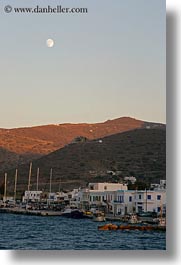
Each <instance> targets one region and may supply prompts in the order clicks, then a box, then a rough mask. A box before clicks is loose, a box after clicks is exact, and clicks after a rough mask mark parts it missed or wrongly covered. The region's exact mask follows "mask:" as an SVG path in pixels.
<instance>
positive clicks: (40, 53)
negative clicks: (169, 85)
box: [0, 0, 166, 128]
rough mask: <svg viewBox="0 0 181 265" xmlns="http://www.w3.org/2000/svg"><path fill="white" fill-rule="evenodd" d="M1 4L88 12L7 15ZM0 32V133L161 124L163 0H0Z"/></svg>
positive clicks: (163, 40)
mask: <svg viewBox="0 0 181 265" xmlns="http://www.w3.org/2000/svg"><path fill="white" fill-rule="evenodd" d="M7 4H8V5H12V7H36V5H37V4H38V5H39V6H41V7H46V6H47V5H48V4H49V5H51V6H52V7H55V6H56V5H57V4H58V5H62V6H63V7H87V8H88V14H17V13H13V12H12V13H9V14H6V13H5V12H4V11H3V10H4V6H5V5H7ZM0 34H1V45H0V89H1V93H0V128H2V127H4V128H12V127H20V126H31V125H40V124H49V123H64V122H74V123H76V122H99V121H105V120H107V119H113V118H116V117H121V116H131V117H135V118H138V119H142V120H147V121H158V122H165V120H166V118H165V115H166V114H165V113H166V111H165V104H166V99H165V94H166V84H165V82H166V81H165V61H166V58H165V1H163V0H151V1H148V0H114V1H110V0H99V1H98V0H82V1H80V0H64V1H57V0H54V1H50V0H42V1H40V0H39V1H38V0H36V1H35V0H34V1H33V0H32V1H30V0H29V1H24V0H9V1H7V0H1V1H0ZM48 38H52V39H54V41H55V46H54V47H53V48H47V46H46V40H47V39H48Z"/></svg>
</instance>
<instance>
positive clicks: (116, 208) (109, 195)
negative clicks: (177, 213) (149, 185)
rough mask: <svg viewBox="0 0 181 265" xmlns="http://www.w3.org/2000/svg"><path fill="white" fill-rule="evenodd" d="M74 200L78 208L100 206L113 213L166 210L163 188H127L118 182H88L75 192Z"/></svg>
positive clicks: (93, 208) (94, 208)
mask: <svg viewBox="0 0 181 265" xmlns="http://www.w3.org/2000/svg"><path fill="white" fill-rule="evenodd" d="M114 184H117V185H114ZM120 187H121V188H122V189H119V188H120ZM75 201H76V202H75V204H76V205H77V207H78V208H82V209H85V210H87V209H89V210H90V209H91V210H92V211H94V210H96V209H100V208H101V209H103V210H104V211H105V212H106V213H110V214H113V215H122V216H123V215H126V214H131V213H140V212H156V213H159V212H160V211H161V209H162V211H163V213H164V212H166V190H165V189H160V190H158V189H156V190H139V191H138V190H128V189H127V185H123V184H118V183H90V184H89V185H88V188H87V189H82V190H80V191H79V192H78V193H77V196H76V200H75Z"/></svg>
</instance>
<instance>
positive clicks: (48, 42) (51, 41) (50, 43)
mask: <svg viewBox="0 0 181 265" xmlns="http://www.w3.org/2000/svg"><path fill="white" fill-rule="evenodd" d="M46 45H47V47H48V48H52V47H53V46H54V41H53V40H52V39H48V40H46Z"/></svg>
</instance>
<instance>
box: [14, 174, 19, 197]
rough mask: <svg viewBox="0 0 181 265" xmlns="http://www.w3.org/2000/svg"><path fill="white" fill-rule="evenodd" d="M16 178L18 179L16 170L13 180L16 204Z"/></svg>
mask: <svg viewBox="0 0 181 265" xmlns="http://www.w3.org/2000/svg"><path fill="white" fill-rule="evenodd" d="M17 178H18V169H16V172H15V179H14V201H15V202H16V185H17Z"/></svg>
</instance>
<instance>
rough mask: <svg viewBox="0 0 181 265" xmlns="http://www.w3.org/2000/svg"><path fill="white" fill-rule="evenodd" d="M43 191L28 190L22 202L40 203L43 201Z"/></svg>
mask: <svg viewBox="0 0 181 265" xmlns="http://www.w3.org/2000/svg"><path fill="white" fill-rule="evenodd" d="M41 194H42V191H37V190H36V191H32V190H29V191H28V190H26V191H25V194H24V196H23V199H22V201H23V202H30V201H31V202H39V201H40V199H41Z"/></svg>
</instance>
